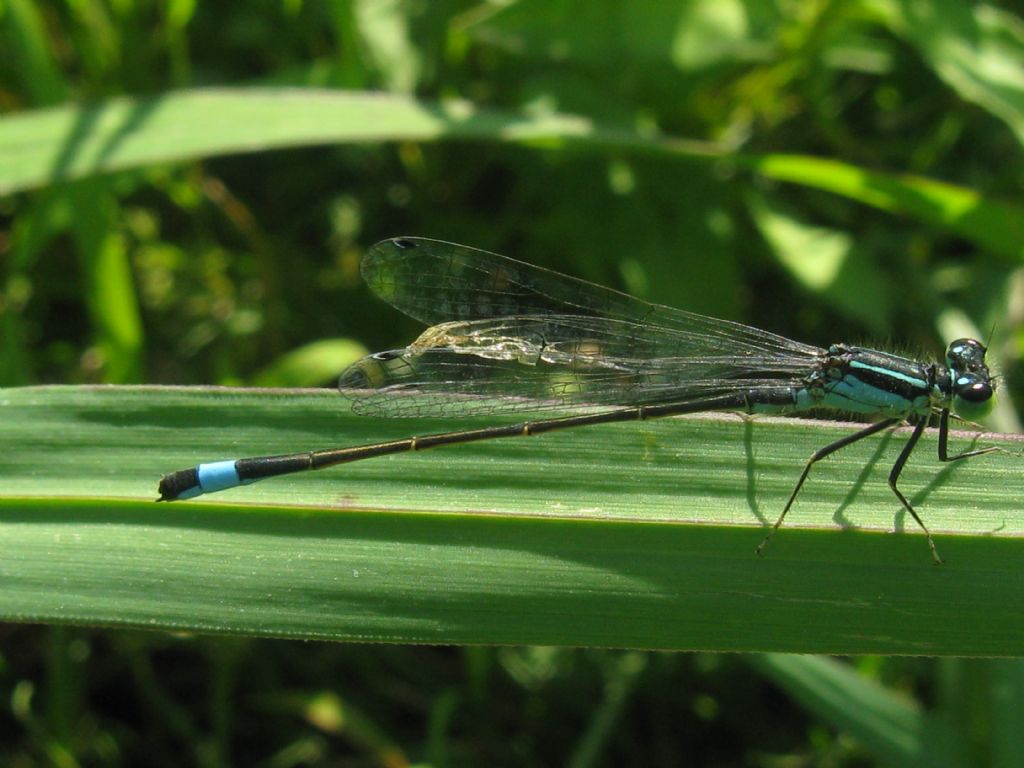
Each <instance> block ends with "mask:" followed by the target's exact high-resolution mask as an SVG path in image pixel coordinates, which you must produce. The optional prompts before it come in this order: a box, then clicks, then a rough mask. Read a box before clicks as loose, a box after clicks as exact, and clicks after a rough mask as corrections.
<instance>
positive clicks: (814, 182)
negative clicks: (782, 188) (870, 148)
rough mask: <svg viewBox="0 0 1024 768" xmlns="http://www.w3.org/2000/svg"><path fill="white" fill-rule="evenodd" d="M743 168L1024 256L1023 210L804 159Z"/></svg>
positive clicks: (924, 182)
mask: <svg viewBox="0 0 1024 768" xmlns="http://www.w3.org/2000/svg"><path fill="white" fill-rule="evenodd" d="M745 164H746V165H747V166H748V167H750V168H751V169H753V170H756V171H757V172H758V173H760V174H762V175H763V176H766V177H767V178H770V179H775V180H776V181H788V182H793V183H796V184H803V185H804V186H808V187H815V188H817V189H823V190H825V191H827V192H833V193H835V194H838V195H842V196H844V197H847V198H850V199H851V200H857V201H859V202H861V203H864V204H866V205H870V206H872V207H874V208H878V209H880V210H883V211H887V212H889V213H894V214H901V215H905V216H912V217H914V218H915V219H918V220H920V221H924V222H927V223H929V224H932V225H934V226H936V227H939V228H942V229H946V230H948V231H950V232H955V233H956V234H958V235H960V236H961V237H964V238H965V239H967V240H969V241H970V242H972V243H974V244H975V245H978V246H980V247H983V248H986V249H988V250H989V251H991V252H992V253H999V254H1003V255H1005V256H1008V257H1011V258H1013V259H1020V258H1021V257H1022V256H1024V225H1022V223H1021V222H1022V221H1024V207H1021V206H1020V205H1016V204H1014V203H1009V202H1005V201H1001V200H992V199H990V198H987V197H985V196H984V195H983V194H982V193H980V192H979V191H977V190H975V189H971V188H969V187H963V186H958V185H956V184H948V183H946V182H943V181H936V180H935V179H928V178H924V177H922V176H914V175H910V174H893V173H882V172H878V171H870V170H867V169H865V168H860V167H858V166H855V165H850V164H849V163H844V162H840V161H838V160H831V159H825V158H818V157H808V156H806V155H783V154H772V155H764V156H763V157H760V158H750V159H749V161H745Z"/></svg>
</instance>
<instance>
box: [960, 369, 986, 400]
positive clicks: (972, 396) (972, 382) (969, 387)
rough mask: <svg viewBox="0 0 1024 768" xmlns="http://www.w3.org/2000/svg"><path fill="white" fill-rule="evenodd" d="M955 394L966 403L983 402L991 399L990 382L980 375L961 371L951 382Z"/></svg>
mask: <svg viewBox="0 0 1024 768" xmlns="http://www.w3.org/2000/svg"><path fill="white" fill-rule="evenodd" d="M953 389H954V391H955V392H956V396H957V397H958V398H960V399H961V400H966V401H967V402H968V403H972V404H978V403H984V402H986V401H988V400H990V399H992V384H991V383H989V381H988V380H987V379H983V378H982V377H981V376H975V375H974V374H973V373H963V374H960V375H959V376H957V378H956V381H955V382H954V383H953Z"/></svg>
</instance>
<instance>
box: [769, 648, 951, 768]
mask: <svg viewBox="0 0 1024 768" xmlns="http://www.w3.org/2000/svg"><path fill="white" fill-rule="evenodd" d="M752 661H753V664H754V666H755V667H756V668H757V669H759V670H760V671H761V672H762V673H764V674H765V675H767V676H769V677H771V678H772V679H774V680H775V681H776V682H777V683H778V684H779V685H781V686H782V687H783V688H785V689H786V690H787V691H788V692H789V693H790V694H791V695H792V696H793V697H794V698H795V699H796V700H797V701H799V702H801V703H802V704H803V705H804V706H805V707H807V709H808V710H810V711H811V712H814V713H815V714H816V715H817V716H818V717H821V718H823V719H825V720H827V721H828V722H831V723H832V724H833V725H834V726H835V727H837V728H839V729H840V730H841V731H843V732H844V733H848V734H850V735H852V736H854V737H855V738H857V739H858V740H859V741H861V742H863V743H864V744H865V746H867V747H868V748H869V749H870V750H871V753H872V754H873V755H874V756H875V757H876V758H877V759H878V760H879V761H881V762H882V763H883V764H888V765H900V766H906V768H915V767H916V766H919V767H920V768H957V767H958V766H968V765H971V761H970V760H969V759H968V756H969V754H970V750H969V748H968V745H967V742H966V740H965V738H964V735H963V734H962V733H961V732H960V731H958V730H957V729H956V728H954V727H953V726H952V724H951V723H949V722H947V721H946V720H944V719H942V718H941V717H936V716H934V715H929V714H928V713H926V712H925V711H924V710H922V708H921V707H920V705H918V704H917V703H916V702H914V701H912V700H910V699H909V698H906V697H902V696H899V695H898V694H896V693H894V692H893V691H890V690H888V689H886V688H884V687H882V686H880V685H878V684H877V683H875V682H873V681H871V680H868V679H865V678H863V677H861V676H860V675H858V674H857V672H856V671H855V670H854V669H853V668H852V667H851V666H850V665H849V664H843V663H840V662H837V661H834V660H832V659H823V658H819V657H814V656H794V655H788V654H778V653H772V654H765V655H764V656H758V657H755V658H754V659H752Z"/></svg>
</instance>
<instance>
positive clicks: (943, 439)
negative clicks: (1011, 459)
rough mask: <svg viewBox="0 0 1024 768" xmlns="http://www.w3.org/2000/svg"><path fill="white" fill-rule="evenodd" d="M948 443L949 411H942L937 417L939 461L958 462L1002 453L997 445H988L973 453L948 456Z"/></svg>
mask: <svg viewBox="0 0 1024 768" xmlns="http://www.w3.org/2000/svg"><path fill="white" fill-rule="evenodd" d="M948 442H949V409H944V410H943V411H942V414H941V416H939V461H959V460H960V459H967V458H970V457H971V456H982V455H984V454H986V453H993V452H995V451H1000V452H1002V451H1003V449H1002V448H1000V447H999V446H998V445H990V446H987V447H985V448H978V449H977V450H974V451H964V452H963V453H958V454H957V455H956V456H950V455H949V454H948V453H947V451H946V447H947V445H948Z"/></svg>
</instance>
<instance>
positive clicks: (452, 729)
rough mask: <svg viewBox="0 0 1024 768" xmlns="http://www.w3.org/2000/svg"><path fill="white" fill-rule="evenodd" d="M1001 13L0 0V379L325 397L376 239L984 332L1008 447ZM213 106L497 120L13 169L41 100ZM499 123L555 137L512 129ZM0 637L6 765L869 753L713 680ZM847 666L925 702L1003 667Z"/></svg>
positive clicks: (1021, 230)
mask: <svg viewBox="0 0 1024 768" xmlns="http://www.w3.org/2000/svg"><path fill="white" fill-rule="evenodd" d="M1022 16H1024V4H1021V3H1000V4H986V3H961V2H955V1H954V0H938V1H937V2H899V1H898V0H892V1H891V2H890V1H888V0H861V1H859V2H838V1H836V2H829V1H828V0H810V1H809V2H797V1H796V0H793V1H792V2H784V1H783V0H779V1H778V2H757V1H755V0H750V1H749V2H740V1H739V0H735V1H733V0H715V1H713V0H694V1H693V2H656V1H655V0H635V1H634V2H629V3H626V2H612V1H611V0H590V1H589V2H586V1H584V0H521V1H520V2H514V1H507V2H500V3H499V2H492V3H480V2H472V1H465V2H463V1H456V0H441V1H439V2H427V1H426V0H419V1H415V0H408V1H406V2H403V1H401V0H356V1H355V2H333V3H332V2H320V3H317V2H312V3H309V2H301V0H286V1H285V2H280V3H272V2H266V1H259V2H247V3H242V2H221V3H215V4H214V3H208V4H196V3H193V2H189V0H173V1H172V2H166V3H156V2H149V1H147V0H140V1H139V2H133V1H132V0H117V2H104V1H103V0H75V1H74V2H43V3H31V2H27V0H20V1H19V0H15V1H14V2H11V0H6V1H5V0H0V52H2V53H0V111H2V117H0V193H6V194H3V195H2V196H0V268H2V270H3V274H2V282H0V385H3V386H15V385H26V384H35V383H90V382H102V383H135V382H147V383H195V384H200V383H202V384H208V383H218V384H259V385H265V386H295V385H313V386H318V385H325V384H326V385H329V384H330V383H331V381H332V380H333V379H334V378H335V377H336V375H337V373H338V372H339V371H340V370H341V369H342V368H344V366H345V365H346V364H347V363H348V362H350V361H351V360H352V359H354V358H355V357H357V356H359V355H360V354H362V353H363V352H364V351H366V350H375V349H385V348H391V347H396V346H401V345H402V344H404V343H406V342H408V341H409V340H411V339H412V338H414V337H415V335H416V334H417V333H418V331H419V329H418V327H417V326H416V324H415V323H414V322H413V321H411V320H409V319H407V318H403V317H401V316H399V315H398V313H397V312H395V311H393V310H391V309H390V308H389V307H387V306H385V305H383V304H382V303H381V302H380V301H379V300H377V299H375V298H374V297H372V296H371V295H369V293H368V292H367V291H366V289H365V288H364V287H363V286H362V285H361V284H360V279H359V271H358V265H359V260H360V257H361V255H362V253H363V251H364V250H365V249H366V248H367V247H368V246H369V245H370V244H372V243H373V242H375V241H377V240H379V239H382V238H384V237H390V236H394V235H399V234H410V235H420V236H428V237H437V238H440V239H445V240H451V241H455V242H460V243H465V244H469V245H473V246H476V247H480V248H485V249H488V250H494V251H498V252H501V253H504V254H506V255H509V256H513V257H515V258H518V259H522V260H525V261H529V262H532V263H536V264H541V265H544V266H548V267H553V268H555V269H558V270H560V271H563V272H567V273H570V274H574V275H577V276H581V277H585V278H587V279H590V280H593V281H595V282H599V283H602V284H605V285H611V286H614V287H618V288H620V289H623V290H626V291H629V292H631V293H634V294H636V295H639V296H641V297H644V298H647V299H649V300H652V301H658V302H662V303H666V304H671V305H673V306H678V307H683V308H687V309H693V310H696V311H699V312H704V313H708V314H712V315H716V316H720V317H727V318H733V319H738V320H742V321H745V322H750V323H753V324H756V325H758V326H760V327H763V328H765V329H768V330H772V331H775V332H779V333H782V334H785V335H787V336H790V337H792V338H796V339H800V340H802V341H807V342H811V343H816V344H820V345H827V344H828V343H830V342H834V341H840V340H842V341H852V342H862V341H863V342H870V343H873V344H877V345H883V346H884V345H889V346H892V347H895V348H896V349H903V350H906V351H908V352H911V353H913V354H915V355H936V354H940V353H941V351H942V349H943V347H944V342H947V341H949V340H950V339H952V338H954V337H957V336H962V335H969V336H978V337H979V338H982V339H984V340H988V341H989V343H990V345H991V358H992V361H993V363H994V365H995V367H996V368H997V369H998V371H999V372H1000V374H1001V377H1002V378H1001V379H1000V391H1001V395H1002V397H1001V403H1000V407H999V409H998V410H997V412H996V414H995V415H994V416H993V421H991V422H990V423H989V424H988V426H989V427H991V428H996V429H1002V430H1005V431H1016V430H1017V429H1018V428H1019V422H1018V421H1017V419H1016V416H1015V410H1016V409H1015V406H1019V405H1020V403H1021V383H1020V382H1021V376H1020V373H1021V371H1020V352H1021V346H1022V336H1021V333H1022V331H1021V328H1022V322H1021V321H1022V314H1024V295H1022V289H1024V283H1022V273H1021V269H1020V263H1021V256H1022V254H1024V216H1022V214H1024V206H1022V204H1021V201H1020V199H1019V197H1020V194H1019V191H1020V189H1021V183H1022V181H1024V173H1022V171H1024V167H1022V165H1021V162H1020V159H1021V142H1022V140H1024V69H1022V65H1024V22H1022V20H1021V17H1022ZM212 86H217V87H221V86H246V87H253V88H255V90H253V91H251V96H252V98H253V99H254V100H255V101H256V102H257V103H260V104H261V108H262V110H264V111H263V112H260V111H259V110H257V114H275V113H276V114H277V115H278V119H281V118H282V114H281V113H282V110H284V114H283V118H284V119H283V120H282V123H283V125H284V130H285V132H287V130H288V119H287V118H288V114H287V107H286V106H285V107H282V103H283V102H282V96H283V94H282V92H281V91H279V90H270V89H271V88H281V87H290V88H295V89H298V90H297V92H296V93H295V94H293V95H296V96H300V97H301V96H302V95H303V94H314V93H316V92H314V91H312V90H307V89H313V88H317V89H329V90H331V91H332V92H333V95H334V96H336V97H338V98H339V99H340V104H341V106H342V108H344V106H345V104H346V102H345V100H344V99H345V95H346V93H347V92H353V91H374V92H380V93H382V94H389V97H388V98H392V99H395V102H394V103H399V104H401V103H412V104H422V105H424V108H427V109H436V108H438V106H439V105H444V104H451V103H452V100H461V102H460V103H461V104H462V106H463V107H465V106H466V104H471V105H474V107H475V108H478V109H479V110H481V113H482V114H490V115H494V116H496V119H495V121H494V127H493V129H488V128H487V126H486V125H484V126H483V127H482V128H480V129H479V130H478V131H477V134H476V135H475V137H474V138H473V139H472V140H470V139H469V138H467V136H466V135H465V134H464V133H460V132H459V131H458V130H457V129H456V128H454V127H452V128H451V130H450V131H449V130H448V129H442V130H441V131H440V132H439V133H438V135H437V136H435V137H433V140H430V141H416V140H413V139H412V138H410V137H404V138H403V136H404V134H403V131H404V130H406V129H407V126H406V125H403V124H402V121H401V119H400V115H401V112H400V110H395V111H394V112H388V111H387V110H386V109H384V110H382V112H381V113H380V114H381V115H382V117H381V119H380V121H379V122H378V121H374V120H368V119H366V118H363V117H361V114H362V113H358V112H357V113H356V114H355V116H354V117H353V118H352V119H353V121H354V122H355V123H356V125H355V129H357V130H358V132H359V133H360V138H359V141H335V140H321V141H319V142H317V141H312V140H310V139H309V138H308V136H309V131H308V122H309V119H310V108H309V107H308V106H302V105H301V104H300V105H299V106H298V107H297V110H301V121H300V119H299V117H298V115H297V117H296V136H297V138H295V140H294V141H292V142H291V144H294V146H291V147H289V148H287V149H277V150H275V151H259V150H260V149H261V148H262V147H264V146H265V145H266V130H265V129H266V126H265V125H264V124H262V123H261V122H260V120H258V119H255V120H253V121H252V122H251V123H250V124H248V125H243V127H242V129H241V130H239V131H237V132H236V133H234V134H233V135H232V138H231V142H232V143H231V145H230V146H228V147H226V148H224V151H213V150H209V151H206V150H204V149H203V147H202V146H201V145H202V138H203V137H204V135H206V134H207V133H208V132H209V131H210V125H212V124H215V123H216V122H217V119H218V118H219V117H220V115H219V114H218V111H217V106H216V104H217V102H216V92H212V93H213V100H212V102H211V103H212V106H210V107H209V109H210V113H209V122H210V125H207V124H206V120H205V116H204V115H203V114H202V113H199V114H197V115H196V116H195V119H194V120H193V121H192V122H191V123H190V124H189V125H188V126H187V127H188V133H189V135H190V136H195V137H197V141H198V142H199V144H200V147H199V149H197V150H195V151H194V152H193V153H192V156H191V159H189V160H187V161H185V162H171V161H172V160H176V159H178V156H175V155H174V153H173V152H171V151H170V150H165V149H164V147H165V146H166V144H165V143H167V142H168V136H167V134H166V133H161V132H160V129H159V125H158V123H157V122H153V123H148V124H147V123H146V122H145V121H141V123H140V125H139V126H138V127H137V139H138V142H139V143H140V144H141V145H143V146H146V145H148V146H149V147H151V148H152V154H153V156H154V157H157V158H160V157H161V153H162V152H163V153H165V154H166V158H165V160H166V161H165V162H156V163H149V162H147V163H134V164H132V163H126V164H123V165H120V166H115V165H112V166H111V168H113V169H115V170H114V172H111V173H100V174H91V173H82V174H79V175H78V177H77V178H75V179H73V180H62V181H59V182H55V181H53V180H52V179H50V178H48V176H47V174H48V173H50V169H52V168H53V167H54V166H53V165H52V164H50V165H46V164H44V163H43V162H42V160H40V161H38V162H37V161H36V160H34V159H33V158H35V157H37V156H38V157H40V158H46V157H48V156H47V155H46V154H45V152H43V151H42V150H40V146H43V145H45V146H43V149H46V150H47V151H52V152H55V153H57V154H59V153H60V151H61V150H62V147H63V146H64V145H63V144H59V143H58V144H53V143H51V144H49V145H46V143H45V141H44V140H42V139H39V138H38V137H37V136H35V135H33V134H32V131H33V130H35V129H34V126H36V125H41V124H42V121H43V120H44V118H46V116H47V115H48V114H51V113H47V112H45V111H42V110H45V109H47V108H55V109H58V110H60V109H65V110H67V109H71V110H73V109H75V108H76V105H99V106H102V105H104V104H107V103H108V100H110V99H111V98H114V97H121V96H128V97H132V98H136V99H141V100H154V99H155V100H156V101H155V102H154V101H142V102H140V103H143V104H148V105H152V104H157V105H158V104H160V103H161V102H162V100H166V99H167V96H168V94H169V93H170V92H172V91H178V90H181V89H196V88H207V87H212ZM261 100H262V102H261ZM166 103H171V102H170V101H168V102H166ZM226 103H227V102H226V101H225V104H226ZM226 109H227V106H225V110H226ZM69 114H70V113H69ZM332 114H333V113H332ZM312 116H313V118H314V120H315V116H316V112H315V109H314V110H313V111H312ZM509 116H514V117H515V119H516V120H521V121H522V123H523V125H525V126H526V127H527V128H528V127H529V126H530V125H537V126H544V125H550V124H552V123H553V122H554V123H557V124H559V125H563V126H564V125H572V126H575V128H574V129H573V130H571V131H570V130H565V129H554V130H551V131H549V132H548V135H545V131H544V130H539V131H537V132H534V133H533V134H531V136H530V137H528V138H526V139H520V138H518V137H516V136H514V135H512V133H511V131H509V130H507V128H508V125H507V122H504V123H503V122H502V121H503V120H505V119H506V118H508V117H509ZM567 116H576V118H578V121H575V122H574V121H572V120H566V121H562V122H560V123H559V122H558V121H559V120H560V119H561V118H566V117H567ZM15 118H17V119H28V120H29V122H26V123H17V122H16V120H15ZM36 119H38V120H39V121H41V122H39V123H35V122H31V121H32V120H36ZM299 122H301V123H302V128H303V130H302V132H301V133H300V132H299V131H298V127H299V126H298V124H299ZM324 130H325V131H326V132H327V133H328V134H329V133H330V131H331V126H330V125H325V126H324ZM5 131H6V132H5ZM40 135H41V134H40ZM299 137H305V138H299ZM680 140H686V141H680ZM66 141H68V142H70V141H71V138H70V137H68V138H66ZM284 143H285V144H287V143H288V142H287V141H286V142H284ZM246 150H251V151H246ZM33 153H36V154H33ZM114 154H116V153H114ZM22 158H24V159H25V163H24V165H25V168H21V169H20V170H18V172H15V166H16V162H15V161H17V160H20V159H22ZM33 162H36V163H37V165H36V167H34V168H33V167H30V166H31V164H32V163H33ZM102 162H103V161H102V159H101V161H100V163H99V165H98V168H99V170H104V167H103V165H102ZM26 168H27V170H26ZM0 631H2V633H3V636H2V639H0V651H2V657H0V685H2V686H3V688H4V692H5V696H4V697H3V700H4V701H6V702H7V704H6V706H4V707H3V708H2V710H0V711H2V716H0V733H2V734H3V740H2V742H0V750H2V753H0V759H3V761H4V762H5V764H11V765H50V764H53V765H62V766H63V765H68V766H71V765H122V764H123V765H137V764H148V765H181V764H195V765H209V766H219V765H230V764H236V765H268V766H291V765H387V766H401V765H406V764H432V765H448V764H451V765H524V764H542V765H558V764H565V763H571V764H573V765H579V766H586V765H619V764H623V763H627V762H628V763H633V764H649V765H680V764H691V765H757V766H790V765H804V764H807V765H843V766H854V765H873V764H878V763H879V762H885V760H886V756H885V754H886V753H884V751H880V750H879V749H878V748H877V745H872V743H871V740H870V738H867V737H864V735H863V734H861V738H860V739H851V738H848V737H845V736H843V735H842V734H841V733H839V732H838V731H837V730H836V728H837V726H836V725H835V722H836V719H835V718H834V717H832V718H831V719H828V718H829V715H828V714H827V713H826V712H823V711H822V710H821V709H820V708H819V709H818V710H817V712H818V715H819V716H820V717H823V718H826V719H824V720H818V719H816V718H815V717H814V716H811V715H808V714H807V713H806V711H802V710H800V709H799V708H798V707H797V705H796V704H794V703H791V702H790V701H789V700H787V699H786V698H785V696H784V694H782V693H781V692H780V689H779V688H778V687H776V686H775V685H774V684H773V683H772V682H770V680H771V675H772V669H774V668H773V667H772V665H771V664H766V663H764V662H761V663H756V662H755V663H754V664H749V663H748V662H747V661H746V660H744V659H740V658H737V657H718V656H713V655H682V654H679V655H670V654H657V655H656V654H642V653H638V652H597V651H587V652H574V651H571V650H552V649H516V648H505V649H490V648H468V649H445V648H426V649H418V648H406V647H376V646H367V647H360V646H337V645H325V644H302V643H294V642H283V641H282V642H271V641H265V640H261V641H255V640H254V641H246V640H239V639H232V640H218V639H195V638H191V639H190V638H177V637H169V636H162V635H159V636H149V635H144V634H138V633H122V632H99V631H95V632H90V631H85V630H77V629H67V628H60V629H52V630H48V629H44V628H38V627H29V626H8V627H5V628H2V630H0ZM858 666H859V667H860V668H861V671H862V673H863V674H864V675H867V676H869V677H872V678H877V679H878V680H880V681H884V682H885V683H887V684H890V685H892V686H895V687H896V688H898V689H899V690H901V691H903V692H905V694H906V695H907V696H908V697H915V698H918V699H920V700H921V701H922V702H924V703H925V704H926V705H942V704H943V703H945V704H949V698H950V696H951V693H950V692H951V691H953V690H956V691H958V692H959V693H960V694H962V693H963V691H964V688H963V687H959V686H961V685H962V682H963V681H962V678H964V677H965V676H970V675H974V674H975V673H977V675H980V676H981V677H985V676H986V675H988V676H990V677H992V678H995V677H998V676H999V675H1002V674H1010V673H1008V672H1007V670H1006V669H1003V670H1001V671H1000V672H998V673H997V672H996V671H995V669H996V668H995V667H984V668H982V667H981V666H980V665H979V666H977V667H971V666H969V665H965V666H956V665H955V663H953V662H942V663H940V662H932V661H927V660H917V661H915V660H882V659H865V660H861V661H859V662H858ZM971 670H973V672H972V671H971ZM969 672H970V675H968V673H969ZM1013 674H1016V675H1017V676H1019V675H1020V673H1019V670H1018V671H1014V672H1013ZM972 679H973V678H972ZM986 679H987V678H986ZM966 698H967V699H968V700H971V699H970V696H967V697H966ZM805 703H807V702H806V701H805ZM964 706H965V707H966V705H964ZM811 709H814V707H813V706H812V707H811ZM1003 712H1004V714H1005V710H1004V711H1003ZM961 714H963V713H961ZM969 715H970V716H969V718H968V719H969V720H970V728H969V729H968V730H969V738H968V739H967V743H968V744H969V745H970V747H971V749H972V750H973V751H972V753H971V754H970V755H969V756H968V757H967V758H966V759H967V762H965V763H956V762H955V760H954V759H953V757H951V762H950V764H975V765H978V764H998V760H995V759H994V757H993V756H994V755H999V754H1002V753H1000V752H999V750H997V749H996V748H995V747H993V746H992V745H991V743H990V741H989V736H990V734H991V731H992V730H993V729H994V725H993V723H994V722H995V721H996V720H998V717H999V713H998V712H997V710H996V709H995V707H994V706H993V707H989V706H988V705H987V704H986V705H984V706H982V705H979V706H978V707H975V708H973V709H970V713H969ZM964 716H965V717H966V716H967V715H964ZM960 757H963V756H960ZM890 760H891V756H890Z"/></svg>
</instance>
